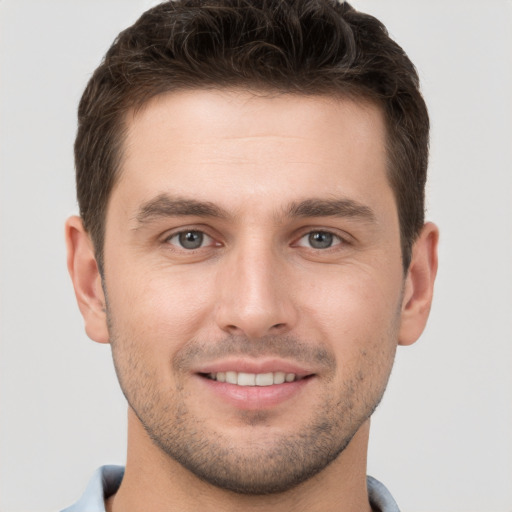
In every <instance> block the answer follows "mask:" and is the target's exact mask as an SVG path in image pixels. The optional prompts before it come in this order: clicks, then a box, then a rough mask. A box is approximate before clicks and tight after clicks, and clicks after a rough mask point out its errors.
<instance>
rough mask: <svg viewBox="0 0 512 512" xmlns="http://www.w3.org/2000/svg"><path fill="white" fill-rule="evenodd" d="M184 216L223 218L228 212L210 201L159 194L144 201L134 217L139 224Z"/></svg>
mask: <svg viewBox="0 0 512 512" xmlns="http://www.w3.org/2000/svg"><path fill="white" fill-rule="evenodd" d="M185 216H197V217H214V218H221V219H224V218H227V217H228V214H227V213H226V212H225V211H224V210H223V209H222V208H219V207H218V206H216V205H215V204H213V203H210V202H203V201H196V200H195V199H184V198H180V197H177V198H172V197H169V196H168V195H166V194H161V195H159V196H158V197H156V198H155V199H151V200H150V201H148V202H147V203H144V204H143V205H142V206H141V208H140V209H139V211H138V213H137V215H136V216H135V218H136V220H137V221H138V223H139V224H146V223H147V222H150V221H152V220H156V219H158V218H165V217H185Z"/></svg>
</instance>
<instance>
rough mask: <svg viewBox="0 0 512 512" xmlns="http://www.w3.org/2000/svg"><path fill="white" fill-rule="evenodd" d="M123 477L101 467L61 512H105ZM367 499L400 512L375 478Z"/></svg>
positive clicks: (120, 470)
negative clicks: (106, 501)
mask: <svg viewBox="0 0 512 512" xmlns="http://www.w3.org/2000/svg"><path fill="white" fill-rule="evenodd" d="M123 475H124V467H122V466H102V467H101V468H99V469H98V470H97V471H96V473H94V475H93V477H92V478H91V480H90V482H89V485H88V486H87V488H86V489H85V492H84V494H83V495H82V497H81V498H80V499H79V500H78V501H77V502H76V503H75V504H74V505H71V507H68V508H66V509H64V510H62V512H105V498H108V497H109V496H112V494H115V493H116V492H117V490H118V489H119V486H120V485H121V480H122V479H123ZM366 481H367V484H368V497H369V499H370V504H371V506H372V509H373V510H374V511H379V512H400V510H399V509H398V505H397V504H396V502H395V500H394V499H393V496H391V494H390V492H389V491H388V490H387V489H386V487H385V486H384V485H383V484H381V483H380V482H379V481H378V480H376V479H375V478H373V477H371V476H368V477H366Z"/></svg>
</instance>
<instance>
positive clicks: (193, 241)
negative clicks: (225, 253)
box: [167, 229, 212, 250]
mask: <svg viewBox="0 0 512 512" xmlns="http://www.w3.org/2000/svg"><path fill="white" fill-rule="evenodd" d="M167 242H168V243H170V244H172V245H177V246H179V247H181V248H182V249H187V250H193V249H199V248H201V247H204V246H205V245H209V244H211V243H212V238H211V237H209V236H208V235H206V234H205V233H203V232H202V231H195V230H192V229H191V230H189V231H182V232H181V233H176V234H175V235H172V236H171V237H170V238H169V239H168V240H167Z"/></svg>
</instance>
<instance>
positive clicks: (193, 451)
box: [109, 318, 394, 495]
mask: <svg viewBox="0 0 512 512" xmlns="http://www.w3.org/2000/svg"><path fill="white" fill-rule="evenodd" d="M109 329H110V340H111V345H112V353H113V359H114V365H115V368H116V373H117V376H118V379H119V382H120V385H121V389H122V390H123V393H124V395H125V397H126V399H127V401H128V404H129V406H130V407H131V409H132V410H133V411H134V413H135V414H136V416H137V417H138V419H139V421H140V422H141V424H142V425H143V427H144V429H145V430H146V432H147V434H148V436H149V437H150V439H151V440H152V441H153V442H154V443H155V445H156V446H158V447H159V448H160V450H162V452H163V453H164V454H166V455H167V456H168V457H170V458H171V459H173V460H174V461H176V462H178V463H179V464H181V465H182V466H183V467H184V468H186V469H187V470H188V471H190V472H191V473H192V474H194V475H195V476H196V477H198V478H200V479H201V480H203V481H205V482H207V483H209V484H211V485H213V486H216V487H218V488H221V489H224V490H228V491H232V492H235V493H239V494H244V495H268V494H275V493H282V492H285V491H288V490H290V489H293V488H294V487H296V486H298V485H299V484H301V483H303V482H304V481H306V480H308V479H310V478H311V477H313V476H314V475H316V474H318V473H319V472H321V471H322V470H323V469H325V468H326V467H327V466H328V465H329V464H331V463H332V462H333V461H334V460H335V459H336V458H337V457H338V456H339V455H340V454H341V453H342V452H343V450H344V449H345V448H346V447H347V445H348V444H349V443H350V441H351V439H352V438H353V436H354V435H355V434H356V432H357V431H358V430H359V428H360V427H361V426H362V425H363V423H364V422H365V421H366V420H367V419H368V418H369V417H370V416H371V414H372V413H373V411H374V410H375V408H376V407H377V405H378V404H379V402H380V400H381V398H382V395H383V393H384V390H385V387H386V384H387V380H388V377H389V374H390V371H391V366H392V361H393V358H394V351H393V353H392V354H388V357H386V358H384V359H383V357H382V356H381V357H380V358H379V359H378V361H373V363H372V362H370V361H368V364H367V365H366V366H365V371H367V372H368V373H365V371H359V372H358V374H357V375H356V376H353V378H351V379H348V380H345V381H344V382H343V385H342V386H341V389H339V390H338V392H337V393H332V384H331V387H330V388H329V386H328V383H329V379H331V380H333V379H334V375H335V373H336V361H335V359H334V355H333V354H332V353H330V352H328V351H327V350H325V349H319V348H312V347H311V346H308V345H307V344H304V343H302V342H301V341H300V340H297V339H294V338H290V337H284V338H282V337H280V338H268V339H265V340H264V342H263V343H262V342H261V341H259V342H258V343H254V342H251V341H249V340H247V339H245V338H236V337H235V338H234V337H229V338H226V339H224V340H221V341H220V342H216V343H215V344H211V343H210V344H201V343H199V342H191V343H190V344H189V346H188V347H187V348H186V349H185V350H183V351H180V352H179V353H178V354H177V356H176V358H175V359H174V361H173V363H172V366H173V369H174V371H175V373H176V372H178V375H185V374H186V369H187V368H188V367H190V366H191V365H192V363H193V362H194V361H196V360H197V358H196V356H197V354H202V356H203V357H206V359H207V358H208V357H209V355H208V352H210V353H214V354H216V355H218V354H221V353H222V352H227V353H229V354H234V353H235V354H237V355H246V356H254V355H260V353H261V355H276V356H283V357H286V356H290V355H293V358H294V360H301V359H304V360H307V359H308V358H315V359H316V360H318V361H323V364H324V365H325V366H324V367H325V369H326V373H325V375H326V376H325V381H326V382H325V383H324V390H326V391H327V390H331V394H330V395H329V393H325V397H324V399H323V401H322V403H319V404H318V405H317V406H316V407H315V411H314V413H313V414H310V415H309V420H308V421H307V422H304V423H302V424H300V425H298V427H297V429H296V430H295V431H293V432H286V433H283V432H273V433H272V435H271V436H261V435H259V436H254V437H253V436H252V435H251V432H253V431H252V430H251V429H255V428H256V429H258V428H259V429H262V428H264V427H265V425H266V424H267V422H268V419H269V418H268V414H267V413H266V412H265V411H245V412H244V413H243V414H241V416H240V419H241V421H242V422H243V423H245V424H246V426H247V438H246V440H244V443H243V445H240V444H238V445H236V444H234V443H233V440H232V439H230V438H229V437H228V436H227V435H226V434H225V433H223V432H222V431H221V430H219V429H216V428H215V424H214V422H213V421H208V420H206V419H202V418H199V417H197V415H195V414H194V413H193V412H192V411H191V410H190V408H189V407H188V405H187V391H186V389H185V386H183V385H180V380H179V379H176V382H178V384H177V385H176V389H174V390H172V391H169V390H168V389H165V390H163V389H159V386H158V382H157V381H156V378H155V375H154V374H152V373H151V371H148V368H146V367H144V363H143V361H144V359H143V358H142V359H141V357H140V355H141V354H139V352H140V350H139V349H137V343H136V342H135V340H130V339H123V340H121V339H119V338H118V336H117V333H116V330H115V328H114V327H113V325H112V319H111V318H110V320H109ZM262 346H263V347H265V348H264V352H261V349H259V348H255V347H262ZM212 347H213V348H212ZM256 352H258V353H257V354H256ZM205 353H206V356H205ZM363 357H367V355H366V353H365V354H364V355H363ZM375 364H378V365H379V367H380V368H379V370H378V372H377V373H378V374H379V375H374V371H373V369H374V365H375ZM383 366H384V367H386V366H387V368H384V370H383ZM382 375H384V376H382ZM362 390H363V392H362ZM262 437H263V438H264V439H262Z"/></svg>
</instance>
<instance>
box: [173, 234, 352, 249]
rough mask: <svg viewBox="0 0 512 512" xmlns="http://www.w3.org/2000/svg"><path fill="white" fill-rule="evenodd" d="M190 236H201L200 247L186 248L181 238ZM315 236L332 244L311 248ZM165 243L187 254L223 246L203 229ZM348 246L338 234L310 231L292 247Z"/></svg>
mask: <svg viewBox="0 0 512 512" xmlns="http://www.w3.org/2000/svg"><path fill="white" fill-rule="evenodd" d="M189 234H190V235H191V234H195V235H200V237H201V240H200V245H199V246H198V247H185V246H184V245H183V244H184V243H185V241H184V240H181V239H180V238H181V237H183V236H186V235H189ZM314 235H322V236H327V243H329V241H330V244H329V245H327V246H326V247H312V246H311V242H312V239H311V237H312V236H314ZM175 238H176V239H177V241H176V243H172V242H171V241H172V240H173V239H175ZM205 238H206V241H207V242H208V244H207V245H203V244H204V242H205ZM306 238H307V240H308V241H309V245H303V244H302V243H301V241H302V240H304V239H306ZM164 242H165V243H167V244H169V245H173V246H175V247H178V248H179V250H185V251H187V252H193V251H196V250H200V249H204V248H206V247H209V246H217V247H220V246H221V245H222V244H221V243H220V242H216V241H215V239H214V238H213V237H212V236H210V235H208V234H207V233H205V232H204V231H203V230H201V229H184V230H182V231H178V232H176V233H172V234H171V235H169V236H167V237H166V238H165V240H164ZM212 242H213V243H212ZM192 243H193V240H192ZM319 243H320V244H321V243H322V240H319ZM347 244H349V242H348V241H347V240H346V239H345V238H343V237H341V236H340V235H338V234H336V233H333V232H332V231H329V230H326V229H310V230H309V231H307V232H306V233H304V234H303V235H301V236H300V238H298V239H297V241H296V242H294V243H293V244H292V247H305V248H307V249H311V250H314V251H327V250H329V249H333V248H335V247H337V246H339V245H347Z"/></svg>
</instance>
